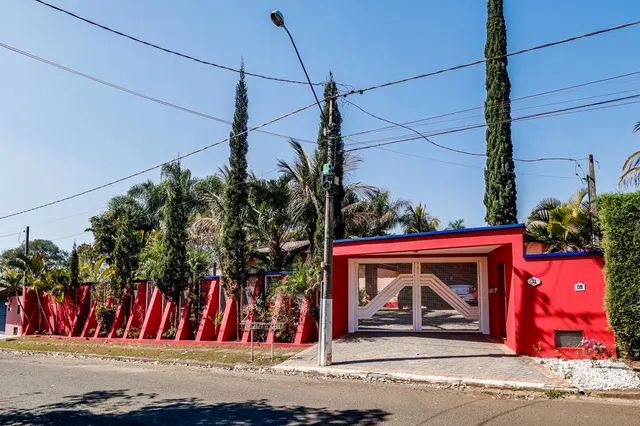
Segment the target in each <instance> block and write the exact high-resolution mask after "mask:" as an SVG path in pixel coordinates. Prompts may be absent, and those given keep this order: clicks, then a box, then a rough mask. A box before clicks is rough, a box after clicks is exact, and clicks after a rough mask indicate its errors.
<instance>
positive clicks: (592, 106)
mask: <svg viewBox="0 0 640 426" xmlns="http://www.w3.org/2000/svg"><path fill="white" fill-rule="evenodd" d="M637 98H640V95H630V96H624V97H620V98H615V99H608V100H605V101H600V102H592V103H589V104H583V105H577V106H573V107H568V108H561V109H556V110H552V111H543V112H539V113H535V114H529V115H525V116H520V117H514V118H510V119H508V120H501V121H497V122H493V123H491V124H501V123H507V122H517V121H524V120H533V119H538V118H546V117H554V116H558V115H564V114H571V113H578V112H585V111H593V110H596V109H604V108H611V107H616V106H623V105H630V104H635V103H638V102H640V101H632V102H626V103H617V104H614V105H609V104H611V103H614V102H621V101H623V100H630V99H637ZM486 126H487V124H486V123H478V124H471V125H468V126H462V127H457V128H451V129H444V130H441V131H434V132H432V133H429V134H427V135H426V136H428V137H432V136H440V135H446V134H452V133H459V132H463V131H467V130H472V129H478V128H483V127H486ZM421 138H423V136H414V137H407V138H403V139H397V140H390V141H386V142H380V143H372V144H370V145H365V146H360V147H356V148H351V149H347V150H346V152H351V151H360V150H363V149H369V148H376V147H379V146H386V145H393V144H396V143H400V142H407V141H412V140H416V139H421ZM357 144H358V143H354V144H345V146H352V145H357Z"/></svg>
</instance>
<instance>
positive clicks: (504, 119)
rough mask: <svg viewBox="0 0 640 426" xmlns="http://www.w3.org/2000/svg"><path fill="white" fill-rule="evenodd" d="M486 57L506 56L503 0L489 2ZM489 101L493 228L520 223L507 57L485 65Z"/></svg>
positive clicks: (488, 198)
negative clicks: (517, 206) (517, 207)
mask: <svg viewBox="0 0 640 426" xmlns="http://www.w3.org/2000/svg"><path fill="white" fill-rule="evenodd" d="M487 11H488V16H487V41H486V45H485V58H487V59H490V58H495V57H497V56H503V55H506V54H507V28H506V25H505V20H504V7H503V0H488V3H487ZM486 90H487V98H486V101H485V103H484V115H485V121H486V123H487V133H486V139H487V164H486V167H485V171H484V180H485V193H484V205H485V207H486V209H487V210H486V215H485V221H486V222H487V223H488V224H490V225H502V224H508V223H516V222H517V210H516V175H515V170H514V164H513V145H512V142H511V122H510V120H511V101H510V98H509V95H510V92H511V83H510V82H509V74H508V72H507V58H506V57H501V58H498V59H490V60H488V61H487V63H486Z"/></svg>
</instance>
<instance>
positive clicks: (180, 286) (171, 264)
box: [157, 162, 189, 304]
mask: <svg viewBox="0 0 640 426" xmlns="http://www.w3.org/2000/svg"><path fill="white" fill-rule="evenodd" d="M162 174H163V177H164V178H165V179H166V180H167V183H168V185H167V201H166V202H165V205H164V232H163V234H162V267H161V274H160V277H159V279H158V282H157V285H158V288H159V289H160V291H162V293H164V294H165V295H166V296H168V297H170V298H171V299H172V300H173V301H174V302H175V303H176V304H179V303H180V293H181V292H182V291H183V290H184V289H185V287H186V285H187V283H188V280H189V264H188V259H187V245H186V244H187V237H188V235H187V227H188V225H189V217H188V213H187V205H186V202H185V201H186V194H185V187H184V185H183V182H182V169H181V168H180V163H177V162H176V163H171V164H168V165H166V166H164V167H163V168H162Z"/></svg>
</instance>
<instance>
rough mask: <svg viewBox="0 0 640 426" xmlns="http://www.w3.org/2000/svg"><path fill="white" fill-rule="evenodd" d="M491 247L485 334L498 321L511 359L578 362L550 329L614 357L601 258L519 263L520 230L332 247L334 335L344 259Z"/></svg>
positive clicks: (343, 328)
mask: <svg viewBox="0 0 640 426" xmlns="http://www.w3.org/2000/svg"><path fill="white" fill-rule="evenodd" d="M493 245H497V246H499V247H497V248H495V249H493V250H492V251H491V252H490V253H489V254H487V255H486V256H487V259H488V269H489V271H488V272H489V274H488V275H489V276H488V281H489V283H488V284H489V289H490V290H489V323H490V334H491V335H492V336H499V334H500V326H501V322H503V321H504V322H505V328H506V335H507V336H506V339H505V341H504V342H505V344H506V345H507V346H509V347H510V348H512V349H513V350H514V351H516V352H517V353H520V354H527V355H540V356H547V357H549V356H565V357H569V358H577V357H584V354H583V353H582V352H580V351H579V350H578V349H575V348H556V347H555V330H582V331H583V332H584V338H586V339H595V340H598V341H600V342H602V343H604V344H606V345H607V347H608V348H610V349H611V351H612V352H615V351H614V350H613V349H614V348H615V342H614V336H613V333H612V331H611V330H610V329H609V325H608V322H607V318H606V313H605V310H604V302H603V301H604V287H605V283H604V277H603V273H602V268H603V258H602V256H601V255H600V254H584V255H578V256H575V255H569V256H543V257H539V258H532V257H527V258H525V256H524V252H523V228H521V227H511V228H503V229H497V230H496V229H493V230H492V229H484V230H477V231H468V232H458V233H442V234H429V235H424V236H414V237H411V236H408V237H400V238H386V239H385V238H382V239H371V240H355V241H353V242H338V243H336V247H335V250H334V253H335V256H334V268H335V269H334V279H333V287H334V293H333V321H334V325H333V332H334V336H340V335H342V334H345V333H347V332H348V314H349V313H348V271H347V265H348V259H349V258H357V257H370V256H381V255H382V256H392V257H395V256H400V254H398V253H400V252H402V253H410V252H412V251H420V250H429V249H443V248H464V247H477V246H493ZM402 255H403V256H407V257H415V256H417V255H412V254H402ZM451 255H453V256H455V254H451ZM500 263H503V264H504V265H505V290H506V298H507V307H506V315H505V316H504V317H502V316H501V315H500V309H501V307H500V305H501V303H503V302H502V300H501V297H502V296H501V294H500V293H499V292H497V291H496V290H493V289H497V287H498V264H500ZM534 276H535V277H537V278H539V279H540V280H541V281H542V284H541V285H539V286H537V287H534V286H531V285H530V284H528V283H527V280H528V279H529V278H531V277H534ZM578 282H582V283H585V284H586V291H584V292H576V291H575V290H574V285H575V284H576V283H578Z"/></svg>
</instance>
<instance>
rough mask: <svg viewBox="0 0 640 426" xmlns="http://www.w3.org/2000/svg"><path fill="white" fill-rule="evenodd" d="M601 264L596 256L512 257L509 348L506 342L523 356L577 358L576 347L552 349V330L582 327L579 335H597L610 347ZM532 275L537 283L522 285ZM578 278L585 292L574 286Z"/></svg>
mask: <svg viewBox="0 0 640 426" xmlns="http://www.w3.org/2000/svg"><path fill="white" fill-rule="evenodd" d="M602 267H603V260H602V257H601V256H599V255H588V256H580V257H561V258H559V257H558V258H554V257H548V258H544V259H535V260H533V259H531V260H527V259H521V260H520V261H518V262H517V263H516V265H515V266H514V270H513V275H514V282H515V283H516V287H515V289H516V291H515V294H514V296H515V297H514V300H513V303H514V306H513V307H514V309H513V311H514V312H513V317H514V319H515V323H516V324H517V325H518V328H517V333H516V336H515V337H516V339H515V347H514V346H512V345H511V344H510V345H509V346H511V347H512V348H513V349H514V350H515V351H516V352H518V353H522V354H527V355H538V354H539V355H541V356H557V355H562V356H566V357H571V358H573V357H582V356H583V355H584V354H582V353H581V352H580V351H578V350H576V349H572V348H555V333H554V331H555V330H582V331H583V332H584V338H586V339H595V340H598V341H600V342H602V343H604V344H605V345H607V347H608V348H609V349H610V350H612V351H613V349H614V348H615V341H614V336H613V333H612V331H611V330H610V329H609V324H608V321H607V317H606V313H605V309H604V288H605V283H604V277H603V274H602ZM532 276H535V277H537V278H539V279H540V280H541V281H542V284H540V285H539V286H537V287H534V286H531V285H529V284H527V280H528V279H529V278H530V277H532ZM578 282H582V283H585V284H586V291H584V292H577V291H575V290H574V285H575V284H576V283H578ZM510 343H511V342H510ZM536 347H537V348H536ZM613 352H615V351H613Z"/></svg>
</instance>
